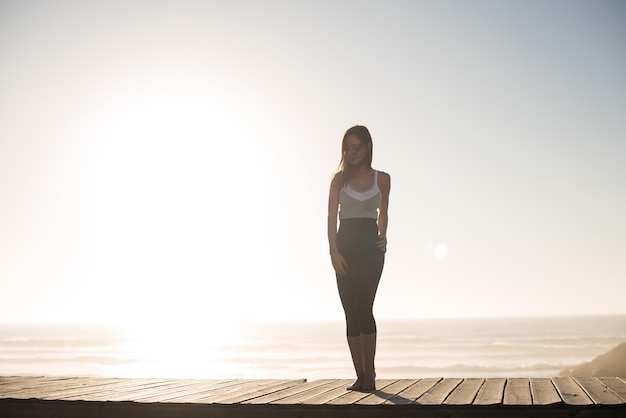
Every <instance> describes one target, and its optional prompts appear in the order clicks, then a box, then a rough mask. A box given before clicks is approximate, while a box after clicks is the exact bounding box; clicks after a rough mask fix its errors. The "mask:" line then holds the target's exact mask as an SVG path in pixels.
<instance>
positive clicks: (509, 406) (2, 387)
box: [0, 376, 626, 418]
mask: <svg viewBox="0 0 626 418" xmlns="http://www.w3.org/2000/svg"><path fill="white" fill-rule="evenodd" d="M350 383H351V381H349V380H339V379H329V380H316V381H312V382H307V381H306V380H304V379H302V380H271V379H268V380H228V379H223V380H189V379H178V380H172V379H120V378H90V377H34V376H33V377H18V376H6V377H0V418H22V417H38V418H39V417H64V418H71V417H96V418H97V417H116V418H117V417H150V418H152V417H190V418H191V417H279V418H280V417H334V416H337V417H344V416H346V417H449V418H454V417H536V416H542V417H618V416H619V417H625V416H626V379H625V378H617V377H606V378H575V379H574V378H551V379H549V378H530V379H526V378H508V379H505V378H487V379H478V378H467V379H461V378H458V379H456V378H426V379H414V380H411V379H399V380H398V379H395V380H393V379H390V380H388V379H380V380H377V384H376V386H377V389H378V390H377V391H375V392H372V393H363V392H351V391H347V390H346V386H347V385H349V384H350Z"/></svg>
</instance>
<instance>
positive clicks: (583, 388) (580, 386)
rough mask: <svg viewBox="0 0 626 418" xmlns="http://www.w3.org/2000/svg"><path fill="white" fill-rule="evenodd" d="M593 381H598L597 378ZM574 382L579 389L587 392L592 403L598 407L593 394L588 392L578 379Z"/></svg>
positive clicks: (574, 379)
mask: <svg viewBox="0 0 626 418" xmlns="http://www.w3.org/2000/svg"><path fill="white" fill-rule="evenodd" d="M592 379H594V380H596V381H598V379H596V378H595V377H592ZM572 380H573V381H574V382H575V383H576V384H577V385H578V387H579V388H581V389H582V390H583V392H585V394H586V395H587V397H588V398H589V399H591V402H593V404H594V405H597V404H598V402H596V400H595V399H593V396H591V392H588V391H587V389H585V387H584V386H583V385H582V384H581V383H580V382H579V381H578V379H577V378H575V377H574V378H572ZM600 384H602V382H600Z"/></svg>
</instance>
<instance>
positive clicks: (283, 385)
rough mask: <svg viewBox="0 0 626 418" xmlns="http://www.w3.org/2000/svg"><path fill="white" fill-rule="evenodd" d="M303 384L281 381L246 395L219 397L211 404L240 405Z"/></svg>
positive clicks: (297, 381)
mask: <svg viewBox="0 0 626 418" xmlns="http://www.w3.org/2000/svg"><path fill="white" fill-rule="evenodd" d="M304 382H305V380H304V379H301V380H281V381H278V382H276V383H274V384H269V383H268V384H266V385H262V386H259V387H258V388H256V390H253V391H249V392H246V393H240V394H236V395H234V396H230V397H220V398H217V399H215V400H213V403H216V404H234V403H241V402H244V401H248V400H250V399H254V398H258V397H259V396H263V395H265V394H267V393H274V392H278V391H281V390H283V389H287V388H290V387H293V386H295V385H302V384H303V383H304Z"/></svg>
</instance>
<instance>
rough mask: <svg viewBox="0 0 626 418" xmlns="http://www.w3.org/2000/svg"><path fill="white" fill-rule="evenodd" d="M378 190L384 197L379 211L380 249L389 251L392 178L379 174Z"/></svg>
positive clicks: (385, 174)
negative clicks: (388, 233)
mask: <svg viewBox="0 0 626 418" xmlns="http://www.w3.org/2000/svg"><path fill="white" fill-rule="evenodd" d="M378 188H379V189H380V193H381V195H382V199H381V201H380V208H379V209H378V248H380V250H381V251H387V225H388V224H389V213H388V209H389V192H390V191H391V176H390V175H389V174H387V173H385V172H382V171H381V172H379V173H378Z"/></svg>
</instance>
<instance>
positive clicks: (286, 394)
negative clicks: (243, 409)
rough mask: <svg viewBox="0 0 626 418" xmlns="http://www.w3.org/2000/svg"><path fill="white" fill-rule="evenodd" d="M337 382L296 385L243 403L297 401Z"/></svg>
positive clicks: (328, 381) (320, 381)
mask: <svg viewBox="0 0 626 418" xmlns="http://www.w3.org/2000/svg"><path fill="white" fill-rule="evenodd" d="M336 382H337V379H322V380H315V381H313V382H305V383H303V384H301V385H295V386H292V387H290V388H286V389H283V390H280V391H276V392H274V393H268V394H265V395H263V396H259V397H257V398H254V399H249V400H247V401H245V402H243V403H244V404H255V405H258V404H266V403H273V402H278V401H279V400H281V399H285V398H291V397H293V398H292V399H297V398H298V397H300V396H303V394H304V393H310V392H311V391H314V390H316V389H317V390H319V389H320V388H323V387H327V385H332V384H335V383H336Z"/></svg>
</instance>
